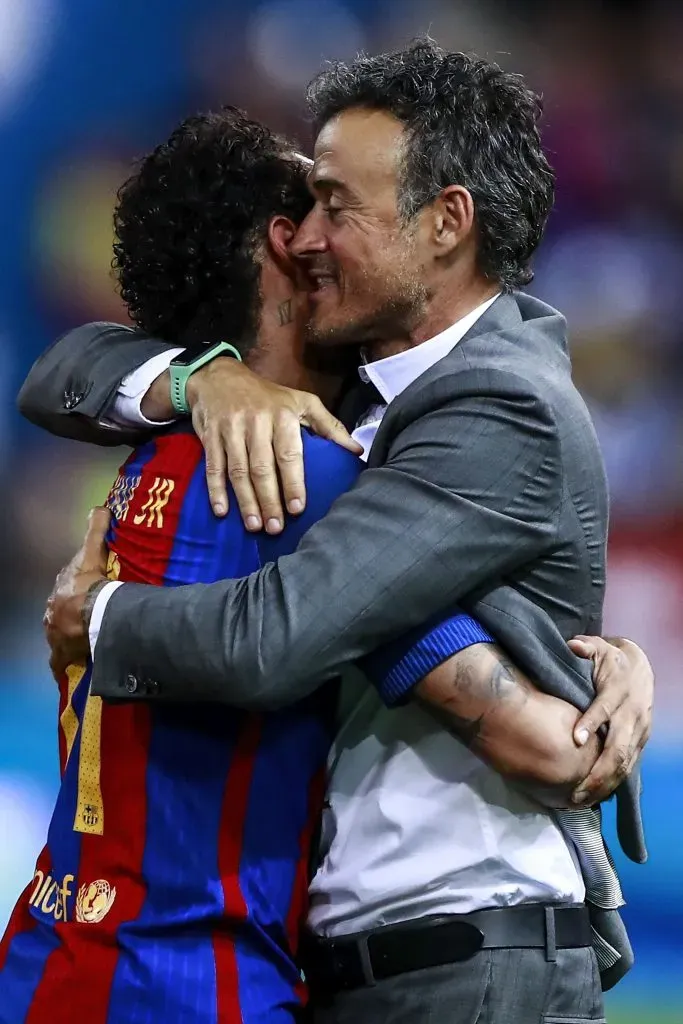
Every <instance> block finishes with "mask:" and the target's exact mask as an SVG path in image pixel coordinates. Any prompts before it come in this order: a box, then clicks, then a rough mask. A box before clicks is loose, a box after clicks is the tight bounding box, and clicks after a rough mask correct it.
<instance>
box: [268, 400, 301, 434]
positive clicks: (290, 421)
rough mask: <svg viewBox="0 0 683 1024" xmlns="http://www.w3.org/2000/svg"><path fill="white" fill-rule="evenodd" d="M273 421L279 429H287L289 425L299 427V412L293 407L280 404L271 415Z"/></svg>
mask: <svg viewBox="0 0 683 1024" xmlns="http://www.w3.org/2000/svg"><path fill="white" fill-rule="evenodd" d="M273 422H274V423H275V426H276V427H277V428H278V429H279V430H282V429H284V430H287V429H288V428H290V427H295V428H296V430H298V429H299V414H298V413H297V412H296V410H295V409H290V408H289V407H288V406H286V405H281V406H279V407H278V409H276V411H275V414H274V416H273Z"/></svg>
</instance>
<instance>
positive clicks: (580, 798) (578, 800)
mask: <svg viewBox="0 0 683 1024" xmlns="http://www.w3.org/2000/svg"><path fill="white" fill-rule="evenodd" d="M587 796H588V793H587V792H586V790H585V789H580V790H579V792H578V793H574V795H573V796H572V803H575V804H582V803H583V802H584V800H585V799H586V797H587Z"/></svg>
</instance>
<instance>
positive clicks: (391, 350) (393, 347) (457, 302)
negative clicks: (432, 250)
mask: <svg viewBox="0 0 683 1024" xmlns="http://www.w3.org/2000/svg"><path fill="white" fill-rule="evenodd" d="M500 290H501V289H500V285H499V284H497V283H495V282H491V281H487V280H485V279H481V280H480V279H476V280H475V281H472V282H470V283H469V285H468V287H467V288H466V289H464V288H463V289H462V290H460V291H458V290H457V289H456V290H453V288H452V287H451V288H448V289H442V290H441V291H438V292H434V293H433V294H432V295H430V296H429V298H428V299H427V302H426V305H425V308H424V309H423V311H422V315H421V316H420V318H419V321H418V322H417V323H416V324H415V325H414V326H413V327H412V328H411V329H410V330H409V331H408V333H407V335H406V337H405V338H392V339H383V340H377V341H374V342H371V343H370V344H369V345H368V346H367V352H368V358H369V359H370V360H371V361H372V362H375V361H376V360H377V359H386V358H387V356H394V355H396V354H397V353H398V352H405V351H406V350H407V349H409V348H415V347H416V346H417V345H421V344H422V343H423V342H425V341H429V340H430V339H431V338H435V337H436V335H437V334H441V332H442V331H445V330H446V329H447V328H448V327H452V326H453V324H455V323H457V322H458V320H462V318H463V317H465V316H467V314H468V313H471V312H472V311H473V310H474V309H476V308H477V306H480V305H481V304H482V302H486V301H487V300H488V299H492V298H493V296H494V295H497V294H498V292H499V291H500Z"/></svg>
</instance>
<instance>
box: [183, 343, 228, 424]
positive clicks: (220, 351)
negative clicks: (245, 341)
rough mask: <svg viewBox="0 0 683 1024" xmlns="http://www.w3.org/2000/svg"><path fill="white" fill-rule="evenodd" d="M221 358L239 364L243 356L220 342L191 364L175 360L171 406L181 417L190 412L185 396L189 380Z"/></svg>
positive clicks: (199, 354) (207, 348)
mask: <svg viewBox="0 0 683 1024" xmlns="http://www.w3.org/2000/svg"><path fill="white" fill-rule="evenodd" d="M219 356H230V357H231V358H233V359H237V360H238V362H240V363H241V362H242V356H241V355H240V354H239V352H238V351H237V349H236V348H235V346H234V345H229V344H228V342H227V341H219V342H217V343H216V344H215V345H209V346H207V347H206V348H205V349H203V350H202V351H201V352H199V353H198V354H197V356H196V357H195V358H194V359H193V360H192V361H191V362H189V363H184V364H179V363H176V362H175V360H174V361H173V362H172V363H171V365H170V367H169V372H170V376H171V404H172V405H173V408H174V409H175V411H176V412H177V413H178V414H179V415H180V416H186V415H187V414H188V413H189V411H190V407H189V405H188V404H187V396H186V394H185V389H186V387H187V382H188V380H189V379H190V377H191V376H192V374H193V373H196V372H197V370H199V369H201V367H202V366H206V364H207V363H210V362H211V361H212V360H213V359H217V358H218V357H219Z"/></svg>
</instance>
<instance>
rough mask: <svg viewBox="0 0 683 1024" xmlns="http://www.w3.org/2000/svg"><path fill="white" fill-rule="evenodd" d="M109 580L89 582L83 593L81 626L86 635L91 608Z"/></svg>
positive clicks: (90, 617)
mask: <svg viewBox="0 0 683 1024" xmlns="http://www.w3.org/2000/svg"><path fill="white" fill-rule="evenodd" d="M110 582H111V580H95V582H94V583H91V584H90V586H89V587H88V589H87V591H86V593H85V599H84V601H83V607H82V609H81V621H82V623H83V628H84V629H85V632H86V635H87V634H88V633H89V631H90V620H91V619H92V613H93V608H94V607H95V603H96V601H97V598H98V597H99V595H100V592H101V591H102V590H104V588H105V587H106V586H108V585H109V583H110Z"/></svg>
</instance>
